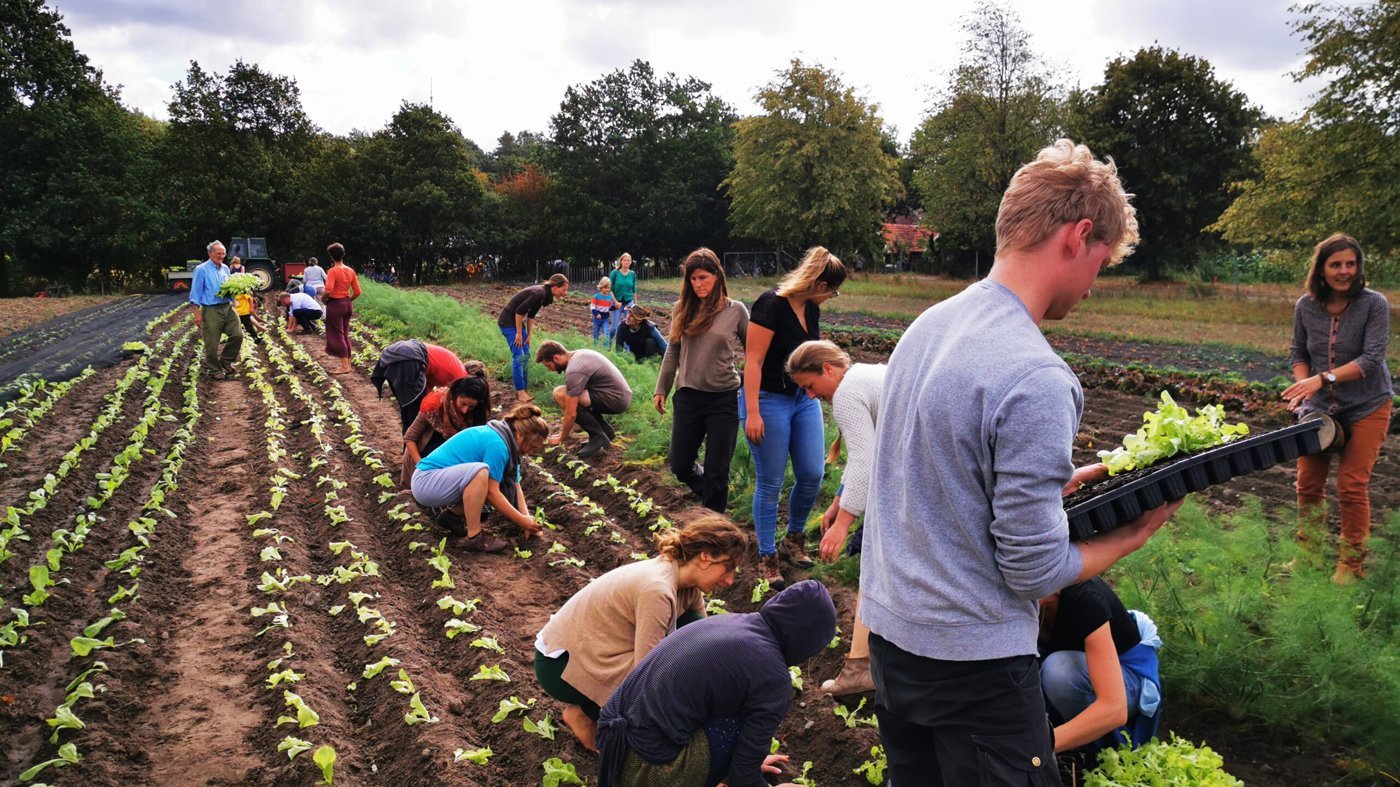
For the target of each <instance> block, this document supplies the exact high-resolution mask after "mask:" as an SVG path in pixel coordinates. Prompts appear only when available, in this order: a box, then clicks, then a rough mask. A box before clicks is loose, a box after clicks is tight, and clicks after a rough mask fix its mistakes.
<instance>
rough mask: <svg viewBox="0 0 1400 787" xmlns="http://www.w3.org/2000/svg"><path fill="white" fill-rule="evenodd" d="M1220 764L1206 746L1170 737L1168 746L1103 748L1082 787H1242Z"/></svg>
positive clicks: (1216, 755) (1157, 744)
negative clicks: (1097, 761)
mask: <svg viewBox="0 0 1400 787" xmlns="http://www.w3.org/2000/svg"><path fill="white" fill-rule="evenodd" d="M1224 765H1225V761H1224V760H1223V759H1222V758H1221V757H1220V755H1219V754H1216V753H1215V752H1214V751H1212V750H1211V748H1210V747H1209V746H1199V747H1198V746H1195V745H1194V744H1192V743H1191V742H1190V741H1188V740H1185V739H1183V738H1178V737H1176V735H1172V741H1171V743H1162V742H1161V741H1159V740H1157V739H1156V738H1153V739H1152V740H1151V741H1150V742H1148V743H1147V744H1145V745H1144V746H1142V747H1140V748H1138V749H1137V750H1133V749H1131V748H1129V747H1128V746H1126V745H1124V746H1120V747H1118V748H1116V749H1105V750H1104V751H1102V752H1100V753H1099V766H1098V767H1097V768H1095V769H1094V770H1092V771H1089V772H1088V773H1086V774H1084V787H1141V785H1144V784H1150V785H1153V787H1244V782H1242V781H1240V780H1239V779H1236V778H1235V777H1233V776H1231V775H1230V774H1228V773H1226V772H1225V771H1224V768H1223V766H1224Z"/></svg>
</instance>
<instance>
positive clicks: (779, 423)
mask: <svg viewBox="0 0 1400 787" xmlns="http://www.w3.org/2000/svg"><path fill="white" fill-rule="evenodd" d="M758 412H759V415H760V416H762V418H763V442H761V443H758V444H754V442H753V441H752V440H750V441H749V454H750V455H751V456H752V457H753V467H754V474H755V475H756V476H758V480H757V482H756V483H755V486H754V491H753V524H754V529H755V530H756V531H757V534H758V553H759V554H760V555H771V554H773V553H774V552H775V551H777V542H776V538H777V531H778V498H779V496H780V495H782V491H783V477H784V476H785V475H786V473H787V466H788V459H789V458H791V459H792V474H793V479H794V480H793V485H792V494H791V495H790V496H789V497H788V526H787V532H789V533H801V532H802V531H803V530H804V529H805V528H806V526H807V516H808V515H809V514H811V513H812V505H813V504H814V503H816V502H817V492H818V491H819V490H820V489H821V485H822V473H823V472H825V465H824V462H825V458H826V446H824V445H823V444H822V443H823V442H824V441H825V439H826V434H825V431H824V430H823V428H822V408H821V405H820V404H819V403H818V402H817V400H815V399H811V398H809V397H808V396H807V394H806V392H804V391H802V390H798V391H797V393H795V394H792V395H787V394H779V393H772V392H769V391H759V393H758ZM739 420H740V421H741V422H745V423H746V422H747V420H748V413H747V408H746V406H745V402H744V400H743V398H742V397H740V399H739Z"/></svg>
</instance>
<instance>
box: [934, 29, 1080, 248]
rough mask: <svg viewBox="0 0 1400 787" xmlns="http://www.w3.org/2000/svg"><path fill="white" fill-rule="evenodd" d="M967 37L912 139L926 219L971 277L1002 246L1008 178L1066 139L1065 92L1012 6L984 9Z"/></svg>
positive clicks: (940, 242) (940, 244)
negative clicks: (976, 264) (999, 227)
mask: <svg viewBox="0 0 1400 787" xmlns="http://www.w3.org/2000/svg"><path fill="white" fill-rule="evenodd" d="M963 28H964V30H965V31H966V33H967V40H966V43H965V44H964V48H963V54H962V58H961V60H960V61H959V62H958V66H957V69H956V70H955V71H954V73H953V79H952V83H951V85H950V86H949V87H948V88H947V89H946V90H944V91H942V92H941V93H940V94H939V96H938V97H937V100H936V104H935V107H934V110H933V112H932V114H930V115H929V116H928V117H927V118H925V119H924V121H923V122H922V123H921V124H920V125H919V128H918V129H916V130H915V132H914V137H913V139H912V141H911V143H910V156H911V158H912V159H913V162H914V176H913V182H914V186H915V187H916V188H917V189H918V192H919V194H920V195H921V196H922V197H923V202H924V223H925V224H926V225H927V226H928V227H929V228H930V229H932V230H935V231H937V232H938V233H939V234H940V237H939V241H938V243H939V246H940V247H942V248H943V249H945V250H948V251H951V252H952V253H953V254H954V255H955V258H956V263H955V264H954V266H953V268H952V270H954V271H955V272H959V273H961V272H971V270H972V260H973V258H974V252H976V253H978V254H980V256H981V260H982V262H983V265H982V269H983V270H985V269H986V267H987V264H988V263H989V261H990V259H991V256H992V254H993V253H994V251H995V248H996V215H997V207H998V206H999V205H1000V204H1001V195H1002V193H1003V192H1004V191H1005V190H1006V185H1007V184H1008V183H1009V182H1010V181H1011V176H1012V175H1014V174H1015V173H1016V170H1017V169H1018V168H1019V167H1020V166H1021V165H1022V164H1024V163H1026V162H1027V161H1030V160H1031V159H1032V158H1033V157H1034V156H1035V154H1036V152H1037V151H1039V150H1040V149H1041V148H1042V147H1044V146H1045V145H1046V144H1048V143H1049V142H1051V141H1053V140H1054V139H1055V138H1056V137H1057V136H1058V135H1059V134H1060V133H1061V113H1062V109H1063V106H1062V104H1063V96H1064V90H1063V89H1062V87H1061V86H1060V84H1059V82H1058V79H1057V77H1056V75H1055V74H1054V72H1053V71H1052V70H1051V69H1050V68H1049V67H1048V66H1046V65H1045V64H1044V62H1043V61H1042V60H1041V59H1040V58H1039V57H1038V56H1037V55H1036V54H1035V52H1034V51H1033V50H1032V49H1031V46H1030V34H1029V33H1028V32H1027V31H1026V29H1025V28H1024V27H1023V26H1022V25H1021V21H1020V19H1019V18H1018V17H1017V16H1016V14H1015V13H1014V12H1012V11H1011V10H1010V9H1009V8H1007V7H1006V6H1005V5H1001V4H998V3H982V4H981V5H979V6H978V7H977V8H976V9H975V10H974V11H973V12H972V13H971V14H970V15H969V16H968V17H967V18H966V20H965V21H964V23H963Z"/></svg>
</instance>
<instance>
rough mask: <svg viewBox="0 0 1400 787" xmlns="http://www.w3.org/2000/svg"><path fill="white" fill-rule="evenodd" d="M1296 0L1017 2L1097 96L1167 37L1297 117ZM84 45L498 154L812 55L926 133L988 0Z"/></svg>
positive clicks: (133, 95) (762, 79) (217, 19)
mask: <svg viewBox="0 0 1400 787" xmlns="http://www.w3.org/2000/svg"><path fill="white" fill-rule="evenodd" d="M1288 2H1289V0H1238V1H1236V0H1232V2H1220V0H1063V2H1060V3H1054V4H1051V3H1037V2H1032V1H1031V0H1015V1H1014V2H1013V3H1012V6H1013V8H1014V9H1015V10H1016V11H1017V13H1018V14H1020V16H1021V19H1022V21H1023V23H1024V24H1025V25H1026V27H1027V28H1028V29H1029V30H1030V31H1031V33H1032V46H1033V47H1034V48H1035V49H1036V50H1037V51H1038V52H1040V53H1042V54H1043V55H1044V56H1045V58H1046V59H1047V60H1048V61H1050V62H1052V63H1056V64H1062V65H1063V66H1064V68H1065V70H1066V71H1067V72H1068V74H1069V75H1070V77H1071V79H1072V80H1073V81H1076V82H1077V83H1078V84H1081V85H1084V86H1089V85H1093V84H1096V83H1097V82H1098V81H1099V79H1100V78H1101V77H1102V74H1103V69H1104V66H1105V65H1106V64H1107V62H1108V61H1109V60H1111V59H1112V58H1114V57H1118V56H1122V55H1131V54H1132V53H1133V52H1134V51H1136V50H1137V49H1138V48H1140V47H1143V46H1150V45H1152V44H1154V43H1159V44H1161V45H1163V46H1167V47H1172V48H1176V49H1180V50H1181V51H1183V52H1185V53H1188V54H1192V55H1197V56H1200V57H1204V58H1206V59H1208V60H1210V61H1211V62H1212V64H1214V66H1215V68H1216V73H1217V75H1218V76H1219V77H1220V78H1222V79H1225V80H1227V81H1230V82H1232V83H1233V84H1234V85H1235V86H1236V87H1237V88H1239V89H1241V90H1243V91H1245V93H1246V94H1247V95H1248V96H1249V97H1250V99H1251V100H1252V101H1254V102H1255V103H1257V104H1260V105H1261V106H1263V107H1264V109H1265V110H1266V111H1269V112H1271V113H1273V114H1275V115H1279V116H1293V115H1296V114H1297V113H1298V112H1299V111H1300V110H1301V109H1302V107H1303V106H1304V105H1305V104H1306V102H1307V95H1308V93H1309V92H1310V91H1311V90H1315V89H1316V86H1315V85H1298V84H1296V83H1294V82H1293V80H1292V79H1291V78H1290V77H1289V76H1288V73H1289V72H1290V71H1292V70H1294V69H1296V68H1297V67H1298V65H1299V64H1300V63H1301V52H1302V49H1303V45H1302V42H1301V41H1300V40H1298V39H1297V38H1296V37H1293V36H1292V35H1290V29H1289V26H1288V22H1289V19H1290V16H1289V13H1288V11H1287V7H1288ZM52 4H53V6H54V7H55V8H56V9H57V10H58V11H59V12H60V13H61V14H63V16H64V17H65V23H66V24H67V25H68V26H69V27H70V28H71V30H72V31H73V40H74V43H75V44H76V45H77V47H78V49H79V50H80V51H82V52H83V53H84V54H86V55H88V57H89V58H90V59H91V60H92V62H93V64H94V65H96V66H97V67H98V68H101V69H102V70H103V71H104V72H105V74H106V77H107V79H108V81H109V82H112V83H119V84H122V85H123V86H124V89H123V99H124V101H125V102H126V103H127V104H128V105H130V106H133V107H135V108H137V109H140V110H141V111H143V112H146V113H147V114H150V115H153V116H156V117H165V115H166V112H165V107H166V104H167V103H168V102H169V100H170V95H171V86H172V85H173V84H174V83H175V82H176V81H178V80H180V79H182V78H183V77H184V74H185V73H186V70H187V69H188V66H189V62H190V61H191V60H197V61H198V62H199V63H200V65H201V66H202V67H203V68H205V69H206V70H211V71H218V72H223V71H226V70H227V68H228V67H229V65H231V64H232V63H233V62H234V60H235V59H237V58H242V59H244V60H245V61H247V62H251V63H257V64H258V65H260V66H261V67H262V68H263V69H265V70H267V71H270V72H272V73H276V74H282V75H287V76H290V77H292V78H294V79H295V80H296V82H297V84H298V86H299V87H300V88H301V93H302V103H303V105H304V106H305V108H306V110H307V112H308V114H310V116H311V118H312V120H313V121H314V122H316V124H317V125H319V126H321V127H322V128H325V129H327V130H329V131H332V132H336V133H347V132H349V131H350V130H351V129H357V128H358V129H361V130H373V129H377V128H381V127H383V126H384V125H385V124H386V123H387V122H388V120H389V118H390V117H391V116H392V114H393V113H394V111H395V110H396V109H397V108H398V106H399V104H400V103H401V102H403V101H414V102H427V101H429V100H430V99H431V101H432V103H433V105H434V106H435V107H436V108H438V109H439V110H440V111H442V112H444V113H446V114H447V115H449V116H450V117H451V118H452V119H453V120H454V121H456V123H457V124H458V126H460V127H461V128H462V130H463V132H464V133H466V135H467V136H468V137H470V138H471V139H472V140H473V141H475V142H476V143H477V144H479V145H481V146H482V147H483V148H486V149H488V150H489V149H490V148H492V147H493V146H494V145H495V140H496V139H497V138H498V137H499V136H500V134H501V133H502V132H504V131H512V132H514V131H520V130H533V131H546V130H547V129H548V124H549V118H550V115H551V114H553V113H554V112H555V111H557V109H558V106H559V101H560V100H561V98H562V97H563V94H564V90H565V88H566V87H568V86H570V85H575V84H581V83H584V82H588V81H590V80H593V79H596V78H598V77H599V76H601V75H602V74H604V73H607V72H608V71H611V70H613V69H618V68H626V67H627V66H628V65H629V64H630V63H631V62H632V61H633V60H636V59H639V58H640V59H643V60H647V61H649V62H651V64H652V65H653V66H654V67H655V69H656V70H657V71H658V72H662V73H664V72H674V73H676V74H679V75H682V76H695V77H697V78H699V79H702V80H704V81H706V82H709V83H711V84H712V85H713V87H714V91H715V93H716V94H717V95H719V96H720V97H722V98H724V99H725V100H726V101H728V102H730V103H731V104H734V105H735V106H736V107H737V108H738V109H739V111H740V112H752V111H754V110H755V109H756V107H755V105H754V103H753V94H754V92H755V90H756V89H757V88H758V87H760V86H761V85H763V84H765V83H766V82H768V81H769V80H771V79H772V78H773V75H774V73H775V72H776V71H777V70H779V69H782V68H784V67H785V66H786V65H787V63H788V61H789V60H790V59H792V58H793V57H801V58H802V59H803V60H804V61H806V62H815V63H820V64H822V65H824V66H826V67H829V68H833V69H835V70H836V71H837V72H838V73H840V74H841V76H842V78H843V79H844V80H845V81H846V82H847V83H848V84H851V85H853V86H855V87H857V88H858V89H859V90H861V91H862V92H863V93H864V94H865V96H866V97H867V98H868V99H870V100H873V101H875V102H877V103H879V104H880V105H881V109H882V115H883V117H884V118H885V120H886V122H887V123H890V124H892V125H895V126H897V127H898V128H899V131H900V133H901V136H902V137H905V138H907V137H908V135H909V134H910V133H911V132H912V131H913V129H914V127H915V126H916V125H917V124H918V122H919V120H920V118H921V117H922V116H923V114H924V112H926V111H927V109H928V105H929V96H930V91H931V89H932V88H934V87H936V86H939V85H941V84H942V83H943V82H944V80H945V79H946V76H947V74H948V73H949V72H950V71H951V69H952V68H953V67H954V66H955V65H956V63H957V60H958V57H959V55H960V53H961V41H962V31H961V18H962V17H963V15H964V14H966V13H968V12H969V11H970V9H971V8H972V0H945V2H942V3H936V4H935V3H926V4H908V5H905V6H898V5H896V6H889V7H887V8H884V9H882V8H880V7H878V6H864V5H858V4H855V3H851V2H849V1H848V0H806V1H804V2H799V0H611V1H610V2H595V1H592V0H589V1H587V2H584V1H578V2H572V1H571V0H522V1H521V2H506V0H471V1H470V2H453V1H451V0H393V2H383V0H336V1H335V2H332V1H331V0H298V2H282V1H280V0H219V1H218V2H212V1H208V0H53V3H52Z"/></svg>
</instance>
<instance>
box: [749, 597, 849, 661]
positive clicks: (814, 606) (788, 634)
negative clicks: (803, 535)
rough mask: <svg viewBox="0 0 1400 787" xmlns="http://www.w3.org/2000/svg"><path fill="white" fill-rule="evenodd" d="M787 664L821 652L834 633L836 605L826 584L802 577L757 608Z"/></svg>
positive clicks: (804, 659)
mask: <svg viewBox="0 0 1400 787" xmlns="http://www.w3.org/2000/svg"><path fill="white" fill-rule="evenodd" d="M758 614H759V615H760V616H762V617H763V622H764V623H767V624H768V628H769V629H771V630H772V632H773V636H774V638H775V639H776V640H777V642H778V649H779V650H781V651H782V652H783V661H784V662H786V663H787V665H788V666H789V667H795V666H797V665H798V664H801V663H802V662H804V661H806V660H807V659H810V658H811V657H813V656H815V655H817V654H818V653H820V652H821V650H822V648H824V647H826V646H827V644H829V643H830V642H831V638H832V637H834V636H836V605H835V604H834V603H832V601H831V594H830V593H828V592H827V590H826V585H823V584H822V583H820V582H818V581H816V580H815V579H806V580H803V581H801V582H798V583H797V584H795V585H789V586H788V587H787V588H786V589H784V590H783V591H782V592H781V593H779V594H778V595H776V596H774V597H773V598H771V599H769V600H768V603H767V604H764V605H763V609H761V610H759V611H758Z"/></svg>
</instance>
